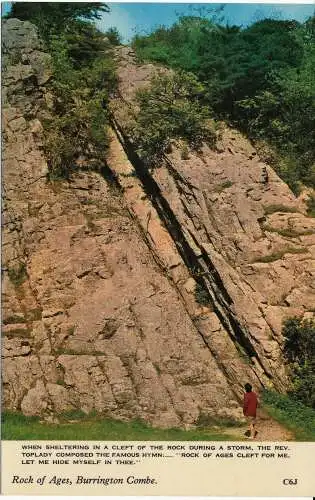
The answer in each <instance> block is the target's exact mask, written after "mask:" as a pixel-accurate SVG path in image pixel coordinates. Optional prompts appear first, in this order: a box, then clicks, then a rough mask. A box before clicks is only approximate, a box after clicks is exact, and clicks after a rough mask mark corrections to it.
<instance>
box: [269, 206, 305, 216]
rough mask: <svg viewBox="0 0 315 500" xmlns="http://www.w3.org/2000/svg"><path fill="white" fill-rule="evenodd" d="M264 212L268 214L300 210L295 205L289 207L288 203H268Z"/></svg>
mask: <svg viewBox="0 0 315 500" xmlns="http://www.w3.org/2000/svg"><path fill="white" fill-rule="evenodd" d="M264 212H265V214H266V215H270V214H274V213H277V212H283V213H292V214H293V213H296V212H298V209H297V208H295V207H289V206H287V205H280V204H279V205H278V204H275V205H266V206H265V207H264Z"/></svg>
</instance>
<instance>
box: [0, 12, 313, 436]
mask: <svg viewBox="0 0 315 500" xmlns="http://www.w3.org/2000/svg"><path fill="white" fill-rule="evenodd" d="M4 25H5V30H6V31H5V36H4V39H5V53H6V55H7V56H9V51H11V50H12V48H14V47H15V45H14V41H13V40H14V37H16V32H17V31H18V32H19V44H20V45H19V50H22V52H24V56H23V58H24V59H23V64H22V63H21V61H20V60H19V59H17V60H16V59H14V58H12V57H11V62H10V58H9V57H7V59H6V62H7V68H6V70H5V72H4V81H5V87H6V90H5V92H4V118H5V119H4V132H5V139H6V141H5V151H4V165H5V166H4V173H3V184H4V191H5V192H4V195H5V205H4V214H3V215H4V230H3V240H4V247H3V248H4V252H3V271H4V273H3V274H4V281H3V283H4V288H3V305H4V320H5V328H4V331H3V334H4V336H5V341H4V350H3V354H4V356H5V359H4V363H3V381H4V390H3V399H4V405H5V407H7V408H10V409H18V410H22V411H23V412H24V413H25V414H27V415H35V414H38V415H42V416H44V417H45V418H53V417H52V415H53V414H55V413H60V412H62V411H65V410H69V409H72V408H80V409H82V410H83V411H84V412H86V413H88V412H90V411H91V410H93V409H94V410H96V411H97V412H99V413H102V414H103V415H107V416H110V417H113V418H119V419H131V418H143V419H145V420H147V421H149V422H151V423H152V424H153V425H156V426H160V427H171V426H183V427H187V426H190V425H193V424H194V423H196V422H197V421H198V418H199V416H200V414H203V415H204V414H208V415H218V414H220V415H222V416H225V417H232V418H241V409H240V401H241V395H242V385H243V384H244V383H245V382H247V381H251V382H252V383H253V385H254V386H255V388H256V389H258V390H259V389H260V388H261V387H262V386H263V385H266V384H274V385H275V386H276V387H277V388H278V389H280V390H281V389H284V388H285V387H286V386H287V379H286V374H285V371H284V365H283V360H282V357H281V349H282V339H281V319H282V318H285V317H288V316H290V315H294V314H298V315H303V314H304V315H305V314H306V313H307V312H309V310H310V303H311V298H312V293H314V288H312V283H311V276H312V274H311V273H312V272H314V271H312V268H311V264H312V254H311V249H312V248H313V247H312V246H311V245H314V243H313V242H312V240H311V239H307V238H311V237H312V231H313V226H312V222H310V221H311V219H308V220H306V217H305V216H304V215H303V200H299V201H297V200H296V199H295V198H294V196H293V194H292V193H291V192H290V191H289V189H288V188H287V186H286V185H285V184H283V183H282V182H281V181H280V179H279V178H278V177H277V176H276V175H275V174H274V173H273V172H272V170H271V169H269V178H270V183H269V184H270V185H269V186H268V189H263V188H262V186H261V182H260V180H259V179H260V174H261V164H260V163H259V160H258V158H256V156H255V155H253V148H252V147H251V146H250V145H249V144H248V142H247V141H246V140H245V139H244V138H242V137H241V136H240V135H239V134H237V133H236V132H234V131H231V130H228V129H227V130H226V131H225V132H224V134H223V139H222V145H221V149H220V150H221V153H218V152H214V151H211V150H209V149H207V148H205V149H204V154H203V159H201V158H200V157H199V156H197V155H195V154H194V153H193V152H191V153H190V154H189V157H190V158H189V160H186V161H183V160H181V158H180V156H179V153H178V152H177V151H176V149H174V151H173V153H172V154H171V155H170V156H169V161H170V165H169V166H168V167H166V166H161V168H160V169H158V170H157V171H156V172H154V174H153V180H154V181H155V182H156V183H157V185H158V186H159V187H160V190H161V196H163V197H164V198H165V200H166V201H167V202H168V204H169V207H170V210H171V212H172V216H174V217H175V219H176V220H177V221H178V222H179V225H180V228H181V230H182V232H183V237H184V238H185V241H186V242H187V245H188V246H189V247H190V248H191V251H192V255H195V259H196V263H197V264H198V266H199V272H198V273H194V272H192V269H191V268H190V267H189V266H187V263H185V262H186V256H185V254H184V253H183V252H182V250H181V248H180V246H179V245H178V242H177V241H176V239H175V238H174V236H173V233H172V231H171V228H170V227H169V226H168V225H167V221H166V219H164V218H163V214H162V213H161V212H160V211H159V210H158V209H157V205H153V204H152V200H151V199H150V197H148V196H147V193H146V192H145V189H144V186H143V185H142V184H141V182H140V180H139V178H138V177H137V176H136V175H130V174H131V173H133V172H134V166H133V165H131V163H130V162H129V160H128V157H127V155H126V153H125V151H124V150H123V147H122V144H121V142H120V141H119V139H118V137H117V136H116V134H115V133H114V132H113V135H112V141H111V150H110V156H109V158H108V164H109V167H110V168H111V169H112V170H113V171H115V173H116V174H117V179H118V182H119V183H120V185H121V187H122V190H123V193H121V192H120V191H118V190H117V187H116V186H114V185H111V184H110V183H108V182H107V181H106V180H105V179H104V178H102V177H101V175H100V174H97V173H92V172H78V173H77V174H76V175H74V176H73V178H72V179H71V182H67V181H64V182H62V183H58V184H55V185H54V184H53V183H48V182H47V180H46V173H47V164H46V162H45V158H44V157H43V152H42V148H41V140H42V138H41V137H42V124H41V121H40V111H41V110H42V111H45V110H46V106H47V105H46V101H47V99H46V97H47V95H46V90H45V85H44V84H45V82H46V81H47V79H46V76H45V74H46V73H45V71H44V70H43V69H42V66H41V64H39V66H36V64H37V63H36V61H35V56H36V60H40V61H46V62H47V61H48V59H47V58H45V57H44V56H43V57H42V56H40V55H39V54H40V53H41V45H40V43H39V42H38V40H37V38H36V32H35V31H34V29H33V28H32V27H31V25H29V23H20V21H17V20H11V21H10V22H5V23H4ZM33 42H34V43H33ZM16 57H17V56H16ZM128 57H129V58H128ZM128 57H127V58H124V59H123V60H122V63H121V69H120V75H121V76H122V77H124V75H126V74H128V79H129V82H130V85H129V84H128V85H127V84H126V81H122V89H121V90H122V92H123V95H125V97H126V98H127V99H129V100H130V102H132V92H133V91H134V90H135V89H136V88H138V87H139V85H143V84H144V85H147V84H148V78H149V77H150V75H151V74H152V71H153V70H154V67H153V66H152V65H146V66H136V65H134V63H133V61H132V55H131V54H129V56H128ZM8 61H9V62H10V65H9V62H8ZM34 61H35V62H34ZM45 64H46V63H45ZM22 66H23V68H22ZM26 89H27V93H26V92H25V90H26ZM45 96H46V97H45ZM49 99H50V100H51V96H50V97H49V95H48V101H49ZM39 101H40V105H39V104H38V102H39ZM117 104H118V105H119V106H116V107H117V108H119V109H120V111H119V112H118V111H117V120H119V119H120V118H121V116H122V113H123V112H124V107H123V105H122V103H121V102H116V103H114V104H113V107H114V108H115V105H117ZM115 110H116V108H115ZM115 113H116V111H115ZM229 148H230V149H231V148H232V149H233V154H232V153H230V152H229ZM173 169H174V170H173ZM175 171H176V172H177V174H178V175H177V176H175V175H174V172H175ZM226 180H230V181H231V182H232V185H231V186H230V187H228V188H225V189H223V190H221V191H220V192H218V189H217V186H222V183H224V182H226ZM179 184H180V185H179ZM192 185H193V186H194V187H192ZM280 203H281V204H283V205H285V206H288V207H290V209H296V210H298V211H299V212H292V211H289V212H288V213H285V215H287V218H285V217H283V216H282V215H281V214H282V213H283V212H274V213H269V214H268V215H267V214H265V212H266V208H264V207H268V206H270V205H272V204H278V205H279V204H280ZM269 211H270V210H269ZM271 211H272V210H271ZM263 217H265V219H264V220H263V222H261V221H262V218H263ZM267 224H268V226H271V227H272V228H273V229H274V230H270V228H269V230H268V228H266V227H265V225H267ZM288 228H293V229H292V230H294V231H296V232H299V236H297V235H296V234H295V233H294V236H292V242H291V239H289V240H288V238H291V237H289V236H284V235H283V234H280V231H282V230H285V229H288ZM300 233H301V235H300ZM291 247H292V248H293V247H294V248H299V249H302V250H303V252H304V253H292V252H291V251H290V249H291ZM275 252H278V253H279V252H280V254H281V255H280V257H279V258H277V259H275V260H274V261H273V262H267V263H265V262H260V261H259V259H260V260H261V258H262V257H264V256H265V255H266V254H268V255H269V254H272V253H275ZM313 276H314V275H313ZM200 287H201V288H200ZM198 294H201V295H199V298H198ZM200 297H202V302H201V303H200V302H198V300H199V301H200ZM208 299H209V300H208ZM233 321H234V323H235V322H236V323H237V324H238V325H239V330H237V328H236V327H235V324H234V323H233ZM233 325H234V326H233ZM248 342H249V344H248ZM249 345H250V347H249Z"/></svg>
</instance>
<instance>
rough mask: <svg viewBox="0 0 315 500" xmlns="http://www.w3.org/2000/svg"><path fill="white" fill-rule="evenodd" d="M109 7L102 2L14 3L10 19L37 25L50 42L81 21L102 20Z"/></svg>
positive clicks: (41, 33)
mask: <svg viewBox="0 0 315 500" xmlns="http://www.w3.org/2000/svg"><path fill="white" fill-rule="evenodd" d="M101 12H109V7H108V6H107V5H106V4H104V3H101V2H12V7H11V12H10V14H9V15H8V17H17V18H18V19H21V20H23V21H30V22H31V23H33V24H35V25H36V26H37V27H38V29H39V32H40V35H41V37H42V38H43V39H44V40H45V41H48V40H49V39H50V37H51V36H52V35H55V34H58V33H61V32H65V31H68V32H71V29H72V26H73V24H75V23H77V20H78V18H80V19H82V18H83V19H90V20H93V19H100V17H101Z"/></svg>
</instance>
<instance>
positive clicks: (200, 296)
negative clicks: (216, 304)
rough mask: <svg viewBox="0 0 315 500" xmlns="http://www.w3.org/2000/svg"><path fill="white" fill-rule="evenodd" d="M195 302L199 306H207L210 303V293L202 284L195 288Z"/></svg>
mask: <svg viewBox="0 0 315 500" xmlns="http://www.w3.org/2000/svg"><path fill="white" fill-rule="evenodd" d="M195 300H196V302H198V304H201V305H203V306H207V305H209V303H210V298H209V293H208V291H207V290H206V289H205V287H204V286H203V285H201V284H200V283H197V284H196V288H195Z"/></svg>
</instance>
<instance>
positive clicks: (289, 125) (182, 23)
mask: <svg viewBox="0 0 315 500" xmlns="http://www.w3.org/2000/svg"><path fill="white" fill-rule="evenodd" d="M314 19H315V18H314V17H313V18H311V19H309V20H308V21H306V22H305V23H303V24H300V23H298V22H296V21H282V20H272V19H264V20H263V21H258V22H256V23H254V24H253V25H252V26H249V27H246V28H241V27H237V26H222V25H220V24H218V23H217V22H216V21H215V20H209V19H204V18H202V17H197V16H186V17H181V18H179V20H178V22H177V23H175V24H174V25H173V26H171V27H170V28H165V27H162V28H158V29H157V30H156V31H155V32H153V33H151V34H150V35H148V36H139V35H137V36H136V37H135V38H134V40H133V47H134V49H135V50H136V53H137V54H138V57H139V59H140V60H151V61H156V62H158V63H162V64H164V65H167V66H169V67H171V68H175V69H178V70H179V69H182V70H184V71H188V72H192V73H193V74H195V75H196V77H197V78H198V79H199V80H200V81H201V82H202V83H203V84H204V86H205V89H206V93H205V101H206V102H207V103H208V104H209V105H210V106H211V108H212V109H213V111H214V113H215V115H216V117H218V118H220V119H225V120H228V121H229V122H230V123H231V124H232V125H234V126H237V127H238V128H240V129H241V130H242V131H244V132H246V133H247V135H248V136H249V137H250V138H251V139H253V140H254V141H255V142H257V143H258V142H260V143H265V144H266V146H267V147H268V148H269V150H270V151H271V152H272V155H271V156H272V158H271V160H272V166H273V167H274V168H276V170H277V172H278V173H279V175H280V176H281V177H282V178H283V179H284V180H285V181H286V182H287V183H288V184H289V185H290V186H291V188H292V189H293V190H294V191H295V192H296V193H297V192H298V191H299V189H300V184H301V182H302V183H305V184H307V185H310V186H315V170H314V151H315V142H314V141H315V136H314V133H313V131H314V128H315V122H314V120H315V107H314V106H315V84H314V74H315V44H314V25H315V21H314Z"/></svg>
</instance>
